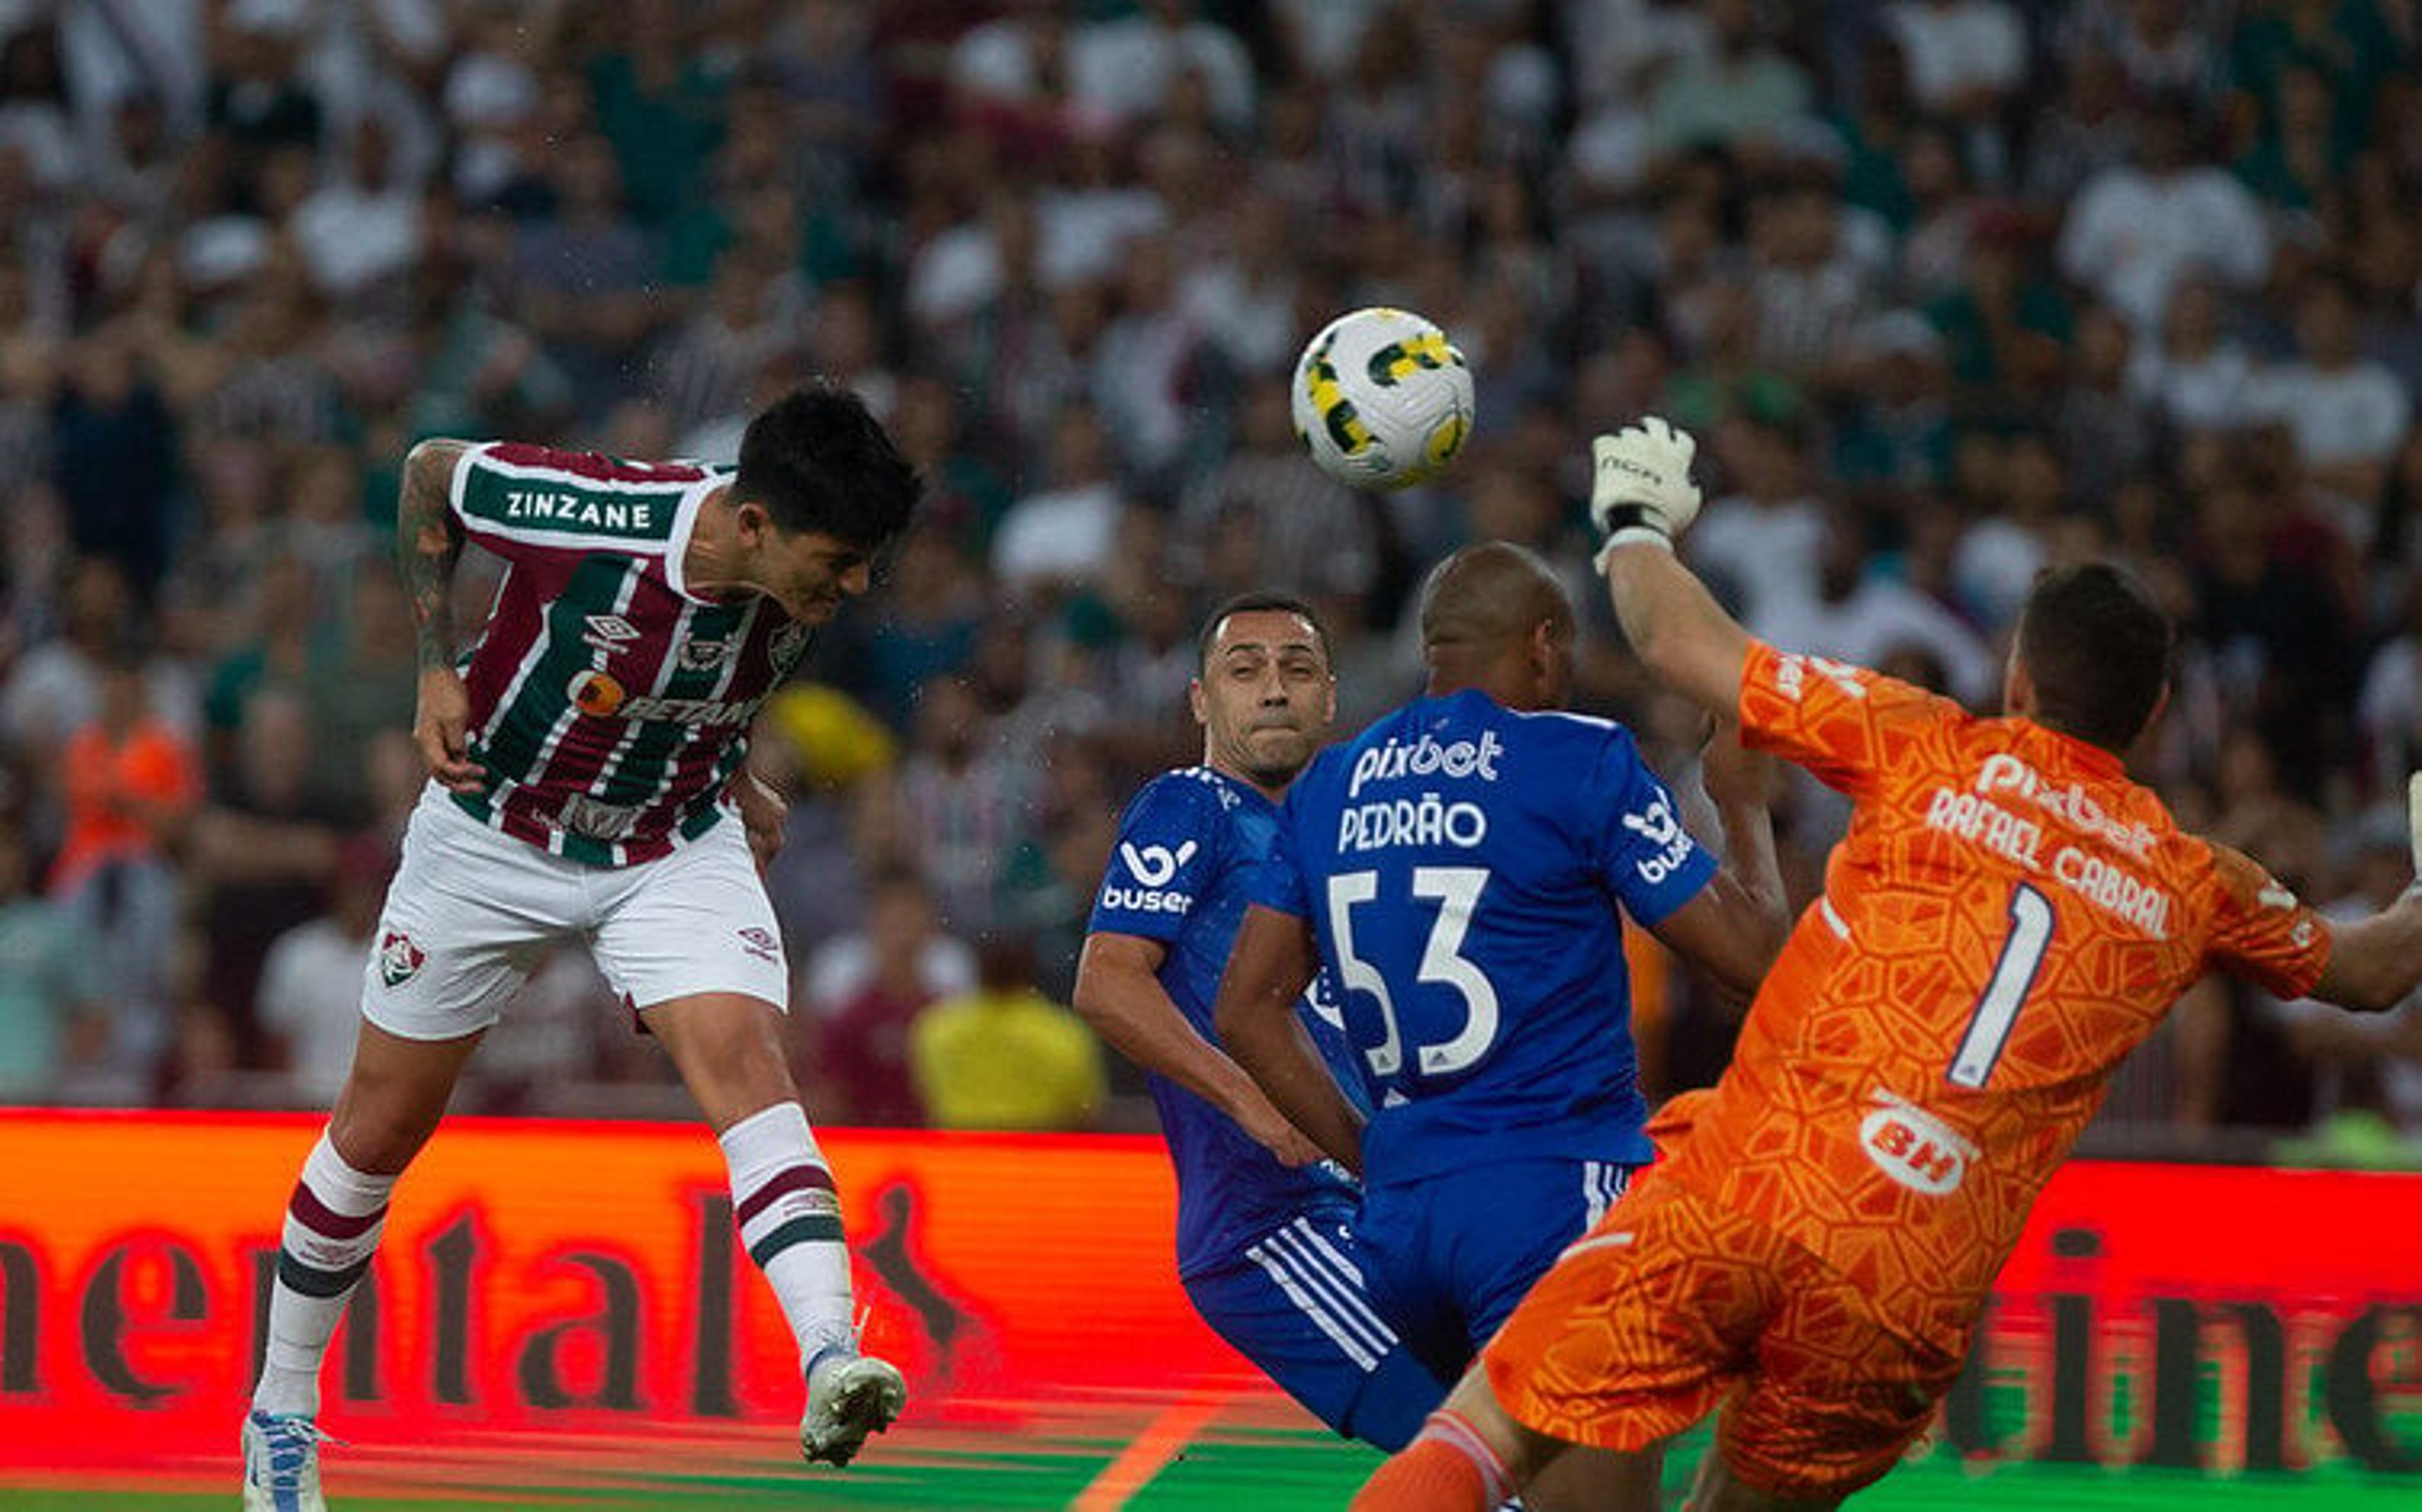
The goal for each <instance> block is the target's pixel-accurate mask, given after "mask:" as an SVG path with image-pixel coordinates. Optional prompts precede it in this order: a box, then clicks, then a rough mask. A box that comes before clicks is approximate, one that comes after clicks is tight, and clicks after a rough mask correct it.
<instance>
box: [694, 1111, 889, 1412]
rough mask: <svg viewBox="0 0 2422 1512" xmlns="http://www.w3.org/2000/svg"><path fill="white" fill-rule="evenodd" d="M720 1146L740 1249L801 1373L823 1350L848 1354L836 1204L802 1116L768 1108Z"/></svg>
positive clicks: (853, 1339) (845, 1261)
mask: <svg viewBox="0 0 2422 1512" xmlns="http://www.w3.org/2000/svg"><path fill="white" fill-rule="evenodd" d="M721 1144H722V1146H723V1159H724V1163H725V1164H727V1165H729V1166H730V1167H731V1202H732V1214H733V1216H734V1217H735V1218H736V1219H737V1220H738V1222H739V1224H740V1242H741V1244H742V1245H743V1246H745V1247H746V1248H747V1251H748V1257H749V1258H750V1259H752V1260H754V1261H756V1262H757V1269H759V1270H763V1271H764V1272H765V1280H766V1283H767V1284H768V1285H770V1286H772V1287H773V1288H774V1300H775V1301H776V1302H779V1304H780V1305H781V1308H782V1317H785V1318H786V1319H788V1320H789V1321H790V1325H791V1333H792V1334H793V1335H794V1337H796V1338H797V1340H798V1341H799V1364H800V1366H801V1368H802V1369H804V1368H805V1367H806V1366H807V1364H808V1363H809V1362H810V1361H812V1360H814V1359H815V1357H816V1356H817V1355H818V1354H820V1353H822V1352H824V1351H825V1350H826V1349H830V1348H842V1349H855V1348H857V1330H856V1329H855V1328H854V1327H853V1326H852V1324H853V1318H852V1311H853V1304H852V1302H851V1300H850V1290H849V1245H848V1243H847V1241H846V1240H844V1239H843V1238H842V1236H841V1197H840V1194H839V1193H838V1192H836V1191H835V1190H834V1188H833V1178H832V1169H831V1168H830V1167H829V1166H827V1165H826V1164H825V1157H824V1152H823V1151H822V1150H820V1149H818V1148H816V1137H815V1135H814V1134H813V1133H811V1132H810V1130H809V1129H808V1115H807V1113H806V1112H805V1110H803V1109H801V1108H800V1106H799V1105H798V1104H797V1103H795V1102H778V1103H775V1104H774V1105H773V1106H772V1107H770V1108H764V1109H762V1110H760V1111H758V1112H756V1113H753V1114H750V1115H748V1116H747V1117H746V1118H743V1119H741V1120H740V1121H739V1122H738V1123H736V1124H733V1125H732V1126H731V1128H730V1129H727V1130H724V1131H723V1138H722V1140H721Z"/></svg>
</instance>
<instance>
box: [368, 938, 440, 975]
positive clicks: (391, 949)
mask: <svg viewBox="0 0 2422 1512" xmlns="http://www.w3.org/2000/svg"><path fill="white" fill-rule="evenodd" d="M428 960H429V958H428V956H427V955H425V954H423V953H422V951H421V948H420V947H419V946H418V945H416V944H414V943H412V936H410V935H408V934H406V933H404V932H403V931H402V930H401V929H389V930H387V931H386V932H385V934H383V935H380V936H379V945H378V969H379V980H380V981H382V982H385V984H386V985H387V986H389V987H401V986H402V985H403V984H404V983H406V982H408V981H411V980H412V979H413V978H414V977H416V976H417V975H419V974H420V968H421V967H422V966H424V965H426V964H427V963H428Z"/></svg>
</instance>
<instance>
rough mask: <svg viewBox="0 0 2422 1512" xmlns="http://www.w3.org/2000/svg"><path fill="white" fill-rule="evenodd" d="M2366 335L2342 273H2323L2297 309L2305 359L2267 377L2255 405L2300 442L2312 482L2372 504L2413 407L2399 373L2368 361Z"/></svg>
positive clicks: (2298, 335)
mask: <svg viewBox="0 0 2422 1512" xmlns="http://www.w3.org/2000/svg"><path fill="white" fill-rule="evenodd" d="M2359 335H2360V328H2359V326H2358V324H2357V310H2356V305H2355V292H2354V287H2353V285H2351V283H2349V282H2348V281H2347V279H2346V277H2345V276H2344V275H2343V274H2341V273H2335V272H2325V273H2317V274H2315V275H2314V276H2313V277H2312V279H2311V281H2310V282H2308V283H2307V284H2306V285H2305V286H2304V292H2303V295H2302V297H2301V298H2300V299H2299V300H2298V301H2297V305H2296V345H2297V347H2298V348H2299V349H2300V351H2301V353H2302V355H2301V357H2300V359H2299V360H2298V361H2295V362H2291V363H2284V364H2281V365H2280V366H2276V367H2273V368H2272V369H2270V370H2269V371H2268V372H2266V373H2264V374H2263V375H2262V377H2261V378H2260V380H2259V381H2258V382H2257V384H2256V386H2255V397H2254V405H2253V407H2254V410H2255V412H2256V413H2257V414H2258V415H2259V416H2260V417H2261V418H2262V419H2265V420H2271V421H2275V422H2276V423H2278V424H2280V425H2284V426H2286V427H2287V428H2288V433H2289V434H2291V435H2293V436H2294V437H2295V438H2296V455H2297V458H2298V460H2300V461H2301V462H2302V463H2303V465H2304V476H2305V478H2306V479H2307V480H2308V481H2309V482H2311V483H2313V484H2314V485H2315V486H2317V487H2319V488H2321V489H2324V490H2326V491H2329V492H2332V493H2335V494H2337V495H2338V496H2340V497H2341V498H2344V499H2349V500H2353V501H2356V502H2358V503H2363V504H2368V503H2369V502H2370V501H2372V500H2373V499H2376V498H2378V497H2379V496H2380V486H2381V484H2382V483H2383V481H2384V480H2385V479H2386V477H2387V475H2388V463H2389V459H2391V458H2392V457H2394V456H2396V454H2397V447H2398V443H2399V442H2401V441H2403V440H2404V439H2405V428H2406V426H2407V425H2408V423H2410V421H2411V420H2412V417H2413V402H2412V400H2411V399H2410V398H2409V397H2407V395H2406V393H2405V389H2404V386H2403V385H2402V384H2400V383H2398V381H2397V377H2396V375H2395V374H2393V373H2391V372H2390V371H2389V370H2388V369H2387V368H2386V367H2384V366H2382V365H2381V364H2379V363H2376V362H2372V361H2370V360H2368V359H2367V358H2366V357H2364V356H2363V354H2362V350H2361V348H2360V347H2359V346H2358V344H2357V343H2358V338H2359Z"/></svg>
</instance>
